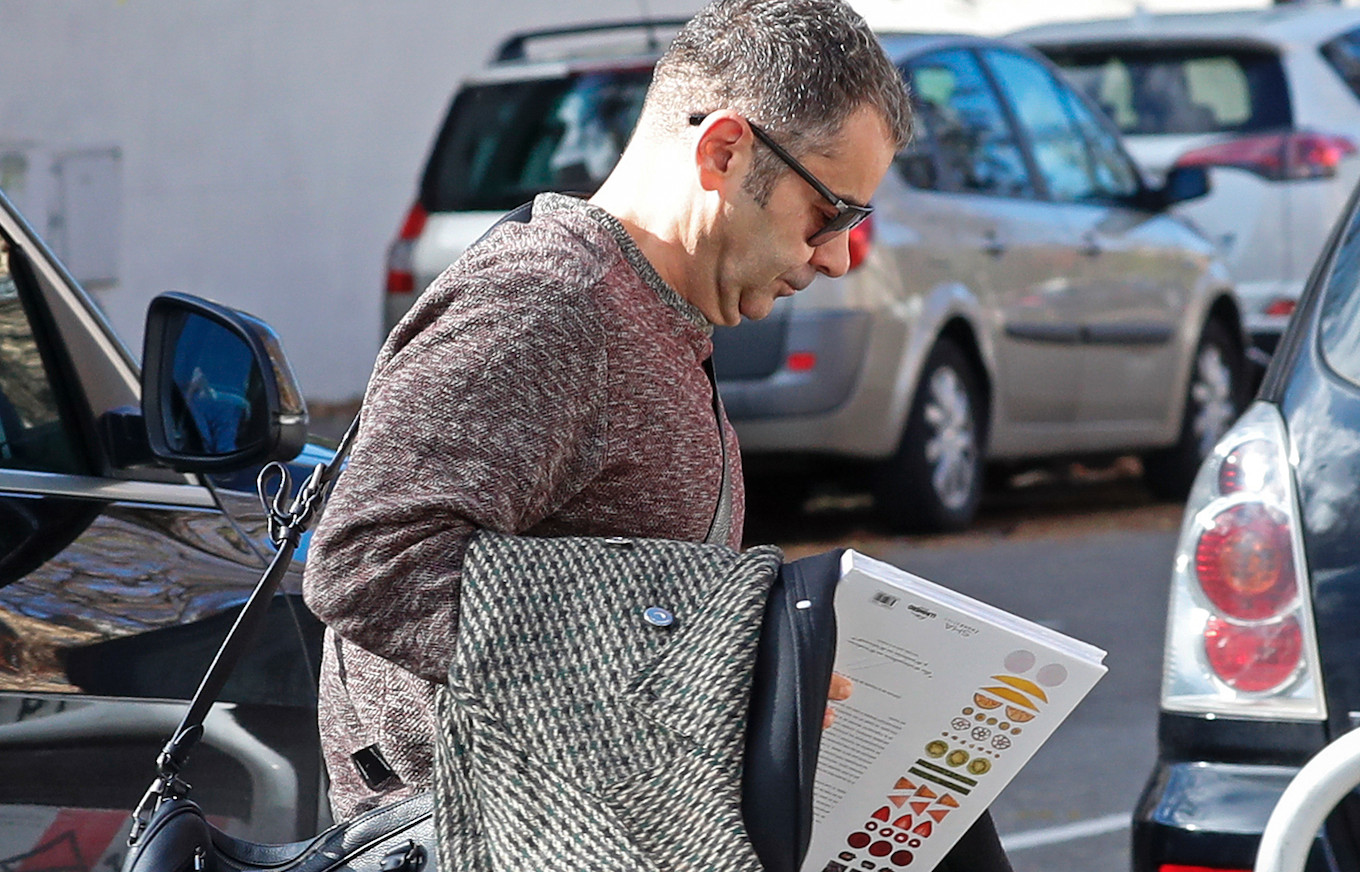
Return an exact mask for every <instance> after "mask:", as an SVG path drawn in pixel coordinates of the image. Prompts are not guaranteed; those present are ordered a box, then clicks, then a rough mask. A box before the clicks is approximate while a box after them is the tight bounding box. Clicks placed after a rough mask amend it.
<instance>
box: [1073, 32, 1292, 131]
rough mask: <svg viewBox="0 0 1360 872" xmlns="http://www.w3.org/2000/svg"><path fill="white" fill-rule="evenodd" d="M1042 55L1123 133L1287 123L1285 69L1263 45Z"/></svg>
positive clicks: (1249, 128)
mask: <svg viewBox="0 0 1360 872" xmlns="http://www.w3.org/2000/svg"><path fill="white" fill-rule="evenodd" d="M1049 56H1050V57H1051V58H1052V59H1053V61H1054V62H1055V63H1056V64H1057V65H1058V66H1059V67H1061V68H1062V70H1063V72H1064V73H1065V74H1066V75H1067V77H1068V78H1069V79H1070V80H1071V81H1072V82H1073V83H1074V84H1075V85H1076V86H1077V87H1078V88H1080V89H1081V90H1082V91H1083V92H1084V93H1085V94H1086V96H1087V97H1089V98H1091V100H1092V101H1094V102H1095V103H1096V104H1097V105H1099V106H1100V107H1101V108H1102V109H1104V110H1105V113H1106V114H1107V115H1109V116H1110V118H1111V119H1113V120H1114V123H1115V125H1116V126H1117V127H1118V128H1119V130H1120V131H1121V132H1122V133H1126V134H1163V133H1165V134H1177V133H1181V134H1184V133H1216V132H1251V131H1256V130H1267V129H1270V128H1275V127H1286V126H1288V125H1289V124H1290V123H1291V122H1290V119H1291V117H1292V112H1291V110H1290V104H1289V92H1288V90H1287V89H1286V87H1285V81H1284V70H1283V68H1282V67H1281V66H1280V59H1279V57H1278V56H1276V55H1274V54H1272V53H1270V52H1263V51H1240V50H1232V51H1217V50H1204V49H1140V48H1122V47H1116V48H1100V49H1090V50H1054V51H1050V52H1049Z"/></svg>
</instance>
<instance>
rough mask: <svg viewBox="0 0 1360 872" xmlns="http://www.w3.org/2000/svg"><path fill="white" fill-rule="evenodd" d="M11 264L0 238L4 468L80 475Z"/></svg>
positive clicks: (0, 454)
mask: <svg viewBox="0 0 1360 872" xmlns="http://www.w3.org/2000/svg"><path fill="white" fill-rule="evenodd" d="M13 265H14V256H13V254H12V252H11V250H10V247H9V244H8V242H6V241H5V240H4V239H0V469H25V470H36V471H39V472H62V473H80V472H83V471H84V470H83V469H82V468H81V464H80V463H79V461H78V455H77V453H76V451H75V444H74V441H73V440H72V438H71V434H70V432H69V430H68V428H67V427H66V426H65V424H64V423H63V421H62V417H61V413H60V410H59V407H58V404H57V400H56V395H55V392H54V391H53V388H52V382H51V380H50V379H49V377H48V373H47V369H46V367H45V366H44V364H43V358H42V354H41V353H40V350H39V347H38V341H37V337H35V336H34V332H33V327H32V324H31V323H30V321H29V318H28V315H27V313H26V312H25V310H24V305H23V299H22V296H21V294H20V288H19V284H18V282H17V281H16V276H15V270H14V269H12V267H13Z"/></svg>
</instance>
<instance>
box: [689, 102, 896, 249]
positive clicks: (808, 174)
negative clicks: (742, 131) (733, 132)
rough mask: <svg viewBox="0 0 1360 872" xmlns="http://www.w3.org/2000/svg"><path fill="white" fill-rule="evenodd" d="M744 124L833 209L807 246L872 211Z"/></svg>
mask: <svg viewBox="0 0 1360 872" xmlns="http://www.w3.org/2000/svg"><path fill="white" fill-rule="evenodd" d="M707 117H708V113H703V114H695V115H691V116H689V123H690V124H691V125H692V126H696V127H697V126H698V125H700V124H702V123H703V122H704V119H705V118H707ZM746 123H747V124H749V125H751V132H752V133H754V134H755V135H756V139H759V140H760V141H761V142H763V143H764V144H765V147H766V148H768V149H769V150H770V151H772V152H774V156H775V157H777V158H779V159H780V160H782V161H783V162H784V163H785V164H787V165H788V167H789V169H791V170H793V171H794V172H795V173H797V174H798V175H799V176H800V177H801V178H802V179H803V181H805V182H807V183H808V184H809V185H811V186H812V189H813V190H814V191H816V192H817V193H818V194H820V195H821V196H822V198H823V199H825V200H826V201H827V202H828V203H830V204H831V205H832V206H834V207H835V208H836V214H835V215H833V216H831V218H830V219H828V220H827V222H826V224H825V225H823V226H822V229H821V230H818V231H817V232H816V233H814V234H812V235H811V236H809V237H808V241H807V242H808V245H811V246H813V247H816V246H818V245H821V244H822V243H824V242H826V241H827V240H829V239H831V238H832V237H833V236H835V235H836V234H838V233H844V232H845V231H847V230H850V229H852V228H854V227H857V226H858V225H859V223H860V222H861V221H863V220H864V219H865V218H868V217H869V216H870V215H872V214H873V211H874V207H873V206H859V205H856V204H855V203H847V202H845V200H844V199H842V198H841V197H838V196H836V195H835V194H833V193H832V192H831V189H830V188H828V187H827V186H826V185H824V184H822V180H821V179H819V178H817V177H816V176H814V175H813V174H812V171H811V170H809V169H808V168H807V167H805V166H803V165H802V164H801V163H799V162H798V159H797V158H795V157H794V156H793V155H791V154H789V153H788V152H787V151H785V150H784V147H783V146H781V145H780V144H779V143H777V142H775V141H774V140H773V139H771V138H770V134H768V133H766V132H765V131H764V130H762V129H761V128H760V127H759V126H758V125H757V124H756V123H755V122H754V121H752V120H750V119H749V118H748V119H747V120H746Z"/></svg>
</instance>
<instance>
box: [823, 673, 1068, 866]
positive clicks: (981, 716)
mask: <svg viewBox="0 0 1360 872" xmlns="http://www.w3.org/2000/svg"><path fill="white" fill-rule="evenodd" d="M1002 665H1003V667H1004V671H1001V672H998V674H996V675H993V676H991V677H990V679H989V680H988V681H986V682H985V683H984V684H982V685H981V686H980V687H978V688H976V690H975V691H974V692H973V698H972V704H971V705H966V706H964V707H963V708H962V709H960V710H959V712H958V714H957V716H955V717H954V718H952V719H951V720H950V721H949V723H947V724H941V725H940V726H941V727H942V729H941V731H940V737H939V738H937V739H932V740H931V741H929V742H927V743H926V745H925V747H924V748H922V749H921V751H922V752H923V753H922V756H921V757H919V758H917V760H916V762H915V763H914V764H912V765H911V766H910V767H909V768H908V769H907V771H906V772H904V773H901V774H900V775H896V776H894V778H895V780H894V781H893V783H892V784H891V786H890V788H889V790H888V791H887V792H886V793H885V794H884V796H883V800H882V805H880V806H879V807H877V808H867V809H865V816H864V817H865V820H864V823H863V825H862V826H861V827H860V828H859V829H857V830H855V831H854V832H852V833H850V835H849V836H848V837H847V838H846V840H845V845H844V847H843V848H842V849H841V851H840V853H839V854H838V855H837V857H836V859H834V860H831V861H830V862H828V863H827V864H826V866H825V867H824V868H823V870H822V872H850V870H864V872H898V870H902V869H907V868H908V867H910V866H911V865H912V863H913V862H915V860H916V853H915V852H916V850H917V849H919V848H920V847H921V846H922V845H923V844H924V843H925V841H926V840H927V839H929V838H931V837H932V836H933V835H935V834H936V833H937V832H938V831H940V829H941V828H942V827H943V826H946V824H945V821H946V820H947V819H948V818H949V815H950V814H951V813H952V812H953V811H954V810H955V809H957V808H958V807H959V800H960V798H962V797H966V796H967V795H968V794H969V793H971V792H972V791H973V789H974V788H976V787H977V786H978V785H979V784H980V783H981V779H984V778H986V777H987V773H988V772H990V771H991V770H992V761H993V760H999V759H1001V758H1002V756H1003V755H1005V753H1006V751H1007V750H1008V749H1009V748H1010V747H1011V740H1012V737H1013V736H1019V735H1020V734H1021V733H1023V732H1024V730H1025V728H1026V725H1028V724H1030V723H1031V722H1032V721H1034V719H1035V718H1037V717H1041V716H1042V714H1043V710H1044V707H1045V706H1046V705H1047V704H1048V694H1047V692H1046V690H1045V688H1048V689H1052V688H1054V687H1057V686H1059V685H1061V684H1062V683H1063V682H1064V681H1066V680H1067V669H1066V668H1065V667H1063V666H1062V665H1060V664H1056V663H1053V664H1048V665H1045V666H1041V667H1039V668H1038V669H1037V670H1036V669H1035V667H1036V666H1037V665H1038V658H1037V657H1036V656H1035V655H1034V653H1033V652H1032V651H1026V650H1018V651H1012V652H1011V653H1010V654H1007V655H1006V657H1005V660H1004V661H1003V663H1002ZM1031 675H1032V677H1027V676H1031ZM885 786H888V785H885ZM957 835H962V833H961V832H959V833H957Z"/></svg>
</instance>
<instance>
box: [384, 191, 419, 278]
mask: <svg viewBox="0 0 1360 872" xmlns="http://www.w3.org/2000/svg"><path fill="white" fill-rule="evenodd" d="M429 217H430V216H429V213H427V212H426V211H425V207H424V206H422V205H420V203H419V202H417V203H416V204H415V205H414V206H412V207H411V211H410V212H407V213H406V220H405V221H403V222H402V225H401V231H400V232H399V233H398V234H397V238H396V239H395V240H394V241H393V242H392V245H391V246H389V247H388V249H387V293H389V294H411V293H415V290H416V276H415V272H414V271H413V270H412V266H411V255H412V249H413V248H415V241H416V240H417V239H418V238H420V233H421V231H422V230H424V229H425V221H426V219H428V218H429Z"/></svg>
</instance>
